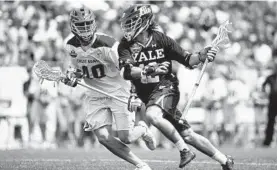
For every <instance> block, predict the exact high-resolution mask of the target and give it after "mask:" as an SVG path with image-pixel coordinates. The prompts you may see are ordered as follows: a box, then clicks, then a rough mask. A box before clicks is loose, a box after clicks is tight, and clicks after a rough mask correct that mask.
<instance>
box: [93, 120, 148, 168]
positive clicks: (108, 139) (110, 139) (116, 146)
mask: <svg viewBox="0 0 277 170" xmlns="http://www.w3.org/2000/svg"><path fill="white" fill-rule="evenodd" d="M111 131H112V128H111V125H106V126H103V127H100V128H99V129H96V130H95V131H94V132H95V135H96V136H97V138H98V140H99V142H100V143H101V144H102V145H103V146H105V147H106V148H107V149H108V150H109V151H111V152H112V153H113V154H115V155H116V156H118V157H120V158H121V159H124V160H125V161H127V162H129V163H131V164H133V165H135V166H136V167H137V169H139V168H140V169H141V170H151V169H150V168H149V167H148V165H147V164H146V163H144V162H143V161H142V160H141V159H139V158H138V157H137V156H136V155H135V154H134V153H133V152H132V151H131V149H130V148H129V147H128V146H126V145H125V144H124V143H123V142H121V141H120V140H119V139H117V138H115V137H114V136H112V135H111Z"/></svg>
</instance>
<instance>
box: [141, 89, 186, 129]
mask: <svg viewBox="0 0 277 170" xmlns="http://www.w3.org/2000/svg"><path fill="white" fill-rule="evenodd" d="M179 98H180V92H179V90H178V87H174V86H169V87H164V88H158V89H156V90H154V91H153V93H152V94H151V96H150V97H149V100H148V102H147V103H146V108H148V107H150V106H153V105H156V106H159V107H160V108H161V109H162V111H163V113H164V114H163V116H164V118H165V119H167V120H168V121H169V122H170V123H171V124H172V125H173V126H174V127H175V128H176V130H178V132H181V131H183V130H186V129H188V128H190V125H189V123H188V122H187V121H184V123H183V124H180V123H179V122H178V121H179V119H180V117H181V116H182V113H181V112H180V111H179V110H178V109H177V108H176V107H177V104H178V102H179Z"/></svg>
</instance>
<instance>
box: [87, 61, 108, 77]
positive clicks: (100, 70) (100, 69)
mask: <svg viewBox="0 0 277 170" xmlns="http://www.w3.org/2000/svg"><path fill="white" fill-rule="evenodd" d="M82 70H83V73H84V75H85V77H86V78H102V77H105V76H106V74H105V71H104V66H103V65H102V64H98V65H95V66H92V67H91V68H90V70H91V73H90V72H89V69H88V67H87V66H82Z"/></svg>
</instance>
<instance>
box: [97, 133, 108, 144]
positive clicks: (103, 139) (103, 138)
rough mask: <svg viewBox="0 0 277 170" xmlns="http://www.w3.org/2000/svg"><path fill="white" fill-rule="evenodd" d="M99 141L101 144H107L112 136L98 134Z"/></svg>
mask: <svg viewBox="0 0 277 170" xmlns="http://www.w3.org/2000/svg"><path fill="white" fill-rule="evenodd" d="M97 139H98V141H99V143H101V144H107V143H109V142H110V134H104V133H102V134H98V135H97Z"/></svg>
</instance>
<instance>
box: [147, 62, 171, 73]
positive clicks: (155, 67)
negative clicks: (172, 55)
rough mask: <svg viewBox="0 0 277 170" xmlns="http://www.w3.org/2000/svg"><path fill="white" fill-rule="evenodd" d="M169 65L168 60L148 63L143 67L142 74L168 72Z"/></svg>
mask: <svg viewBox="0 0 277 170" xmlns="http://www.w3.org/2000/svg"><path fill="white" fill-rule="evenodd" d="M169 66H170V63H169V62H168V61H165V62H162V63H149V64H148V65H146V66H145V67H144V69H143V72H142V74H143V75H147V76H148V75H151V76H156V75H162V74H167V73H168V70H169V69H168V68H169Z"/></svg>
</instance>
